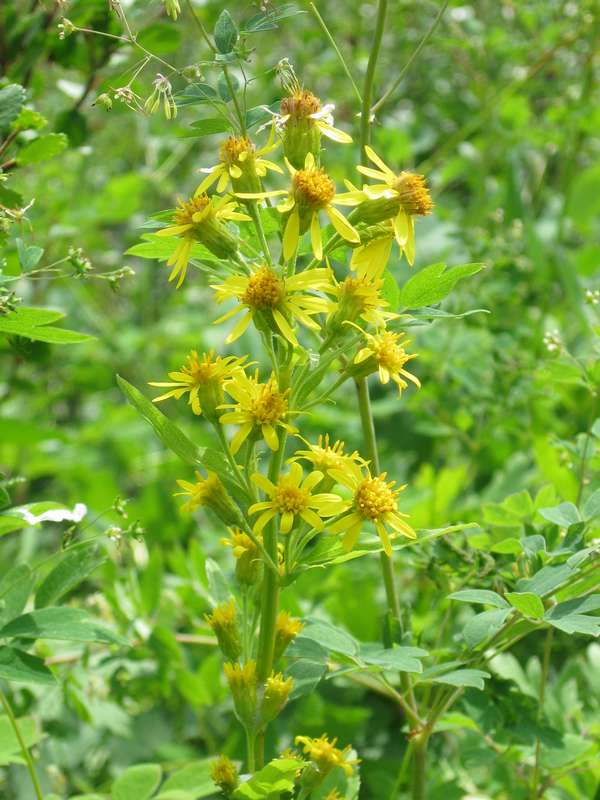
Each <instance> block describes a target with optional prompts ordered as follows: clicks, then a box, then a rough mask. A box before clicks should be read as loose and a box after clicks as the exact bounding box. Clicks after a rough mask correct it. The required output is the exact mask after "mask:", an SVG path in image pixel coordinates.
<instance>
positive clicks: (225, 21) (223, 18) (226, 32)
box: [213, 8, 238, 53]
mask: <svg viewBox="0 0 600 800" xmlns="http://www.w3.org/2000/svg"><path fill="white" fill-rule="evenodd" d="M213 36H214V37H215V44H216V45H217V50H218V51H219V53H231V51H232V50H233V48H234V47H235V43H236V42H237V40H238V31H237V27H236V24H235V22H234V21H233V19H232V17H231V14H230V13H229V11H227V9H226V8H224V9H223V11H221V13H220V14H219V18H218V19H217V22H216V24H215V29H214V31H213Z"/></svg>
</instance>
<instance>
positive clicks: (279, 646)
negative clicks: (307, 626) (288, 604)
mask: <svg viewBox="0 0 600 800" xmlns="http://www.w3.org/2000/svg"><path fill="white" fill-rule="evenodd" d="M302 628H304V623H303V622H301V621H300V620H299V619H295V618H294V617H291V616H290V614H289V611H280V612H279V614H277V619H276V621H275V653H274V656H273V661H275V662H277V661H278V660H279V659H280V658H281V656H282V655H283V654H284V652H285V651H286V649H287V647H288V645H289V644H291V643H292V642H293V641H294V639H295V638H296V636H298V634H299V633H300V631H301V630H302Z"/></svg>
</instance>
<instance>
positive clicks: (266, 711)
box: [261, 672, 294, 724]
mask: <svg viewBox="0 0 600 800" xmlns="http://www.w3.org/2000/svg"><path fill="white" fill-rule="evenodd" d="M293 685H294V679H293V678H284V677H283V675H282V674H281V672H278V673H277V674H275V673H272V674H271V675H270V676H269V677H268V678H267V681H266V683H265V691H264V694H263V701H262V707H261V721H262V723H263V724H267V723H268V722H270V721H271V720H274V719H275V717H277V716H278V715H279V714H280V713H281V711H282V709H283V707H284V706H285V704H286V703H287V701H288V697H289V696H290V692H291V691H292V687H293Z"/></svg>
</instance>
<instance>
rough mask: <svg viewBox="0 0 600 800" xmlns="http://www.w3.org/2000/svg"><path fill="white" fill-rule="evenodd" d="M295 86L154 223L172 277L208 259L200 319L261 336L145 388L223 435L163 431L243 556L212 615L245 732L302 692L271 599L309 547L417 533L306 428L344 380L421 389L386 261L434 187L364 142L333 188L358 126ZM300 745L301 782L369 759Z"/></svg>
mask: <svg viewBox="0 0 600 800" xmlns="http://www.w3.org/2000/svg"><path fill="white" fill-rule="evenodd" d="M284 86H285V88H286V89H287V95H286V97H284V98H283V100H282V102H281V109H280V113H278V114H275V115H273V119H272V122H271V123H270V125H269V127H270V133H269V136H268V139H267V141H266V142H265V143H264V144H262V145H261V144H259V143H258V142H256V141H254V138H255V134H249V132H248V130H247V129H246V126H245V123H241V124H240V127H239V129H238V130H236V131H235V132H232V135H230V136H228V137H227V138H226V139H225V140H224V141H223V142H222V143H221V146H220V149H219V152H218V162H217V163H216V164H215V165H213V166H211V167H206V168H203V169H201V172H202V173H203V177H202V180H201V182H200V184H199V186H198V187H197V189H196V191H195V193H194V194H193V195H192V196H191V197H190V198H188V199H186V200H183V199H182V200H180V201H179V204H178V206H177V208H175V209H174V210H173V211H172V212H169V213H168V214H161V215H159V217H158V219H159V221H160V223H161V224H164V220H165V219H166V218H167V217H168V218H169V221H168V223H167V224H166V226H165V227H163V228H161V229H160V230H159V231H158V234H157V235H158V236H159V237H161V241H162V242H164V244H165V245H168V246H167V247H166V250H167V251H168V260H167V264H168V265H169V266H170V267H171V273H170V276H169V280H170V281H176V285H177V287H178V288H179V287H181V286H182V284H183V282H184V280H185V277H186V274H187V271H188V266H189V264H190V263H192V264H194V265H195V266H199V267H202V270H203V271H204V272H208V273H209V275H210V279H209V280H208V281H207V283H208V286H209V287H210V290H211V291H212V295H210V294H209V295H208V296H209V297H212V300H213V305H214V306H220V307H221V309H220V311H221V313H220V315H219V314H217V313H213V310H212V309H211V308H210V305H209V307H208V308H203V309H202V311H201V313H203V314H205V315H206V316H207V317H208V318H209V319H210V320H211V321H213V322H214V324H215V325H227V329H226V330H225V332H224V334H223V341H224V344H225V345H234V343H236V342H238V344H237V345H235V346H236V347H239V341H247V342H248V343H249V347H252V348H253V350H252V357H253V359H254V360H251V356H250V354H249V353H248V354H243V353H242V354H239V351H238V352H237V353H235V354H234V353H231V352H230V353H226V354H223V355H217V354H216V353H215V352H214V351H213V350H210V351H209V352H198V351H196V350H192V351H191V352H190V353H189V355H188V356H187V359H186V360H185V362H184V363H183V365H182V366H181V367H180V368H179V369H176V370H174V371H172V372H169V373H168V380H165V381H153V382H152V383H151V386H153V387H157V388H159V389H161V390H163V392H162V393H161V394H159V395H158V396H157V397H155V398H154V402H155V403H163V402H165V401H167V400H180V399H181V398H185V399H186V400H187V403H188V404H189V406H190V408H191V411H192V413H193V414H194V415H195V417H200V416H202V417H204V418H205V419H206V420H207V421H208V422H209V423H210V424H211V425H212V427H213V433H214V434H216V436H215V440H216V445H215V448H210V447H209V448H204V447H203V448H195V446H194V445H193V444H192V443H191V442H190V441H189V440H188V438H187V437H186V436H184V435H183V433H180V432H177V434H180V435H176V434H175V433H173V430H172V429H171V428H167V427H166V424H165V428H164V430H163V431H162V434H161V435H163V434H164V437H166V438H168V439H169V440H170V441H171V442H172V443H173V449H174V450H175V451H176V452H178V453H179V454H180V455H183V457H184V459H185V460H186V461H188V463H191V464H194V463H196V464H199V465H201V466H202V467H203V468H204V472H200V471H198V472H196V480H195V481H187V480H180V481H178V484H179V486H180V488H181V490H182V491H181V492H179V494H181V495H183V496H185V498H186V502H185V504H184V505H183V509H184V510H185V511H188V512H195V511H197V510H198V509H201V508H208V509H210V510H211V511H212V512H214V513H215V514H216V515H217V517H218V518H219V519H220V520H221V522H223V523H224V525H225V526H226V527H227V529H228V536H227V538H224V539H222V540H221V542H222V544H223V545H225V546H226V547H228V548H230V552H231V554H232V556H233V559H232V561H233V563H234V566H235V576H236V580H237V584H236V586H237V588H236V589H232V590H231V593H232V595H233V596H232V597H231V599H229V600H227V602H225V603H220V604H218V605H216V607H214V608H213V609H212V611H211V612H210V613H209V614H208V615H207V616H206V621H207V624H208V625H209V626H210V628H211V629H212V631H213V632H214V634H215V636H216V639H217V642H218V645H219V648H220V650H221V652H222V654H223V656H224V657H225V659H226V663H225V667H224V672H225V677H226V680H227V683H228V685H229V688H230V691H231V694H232V696H233V702H234V707H235V712H236V714H237V717H238V718H239V720H240V721H241V723H242V724H243V725H244V727H245V728H246V732H247V734H248V740H249V741H250V740H252V739H253V737H256V736H260V735H262V734H263V733H264V729H265V727H266V726H267V725H268V723H269V722H271V721H272V720H273V719H275V717H277V716H278V715H279V714H280V713H281V711H282V710H283V708H284V706H285V705H286V703H287V701H288V698H289V696H290V693H291V692H292V690H293V681H292V678H291V677H290V676H289V674H286V671H285V670H286V668H287V666H288V661H289V660H290V659H293V658H294V656H295V654H296V652H297V651H298V649H299V644H300V641H301V638H300V639H299V642H298V644H297V645H296V646H293V645H292V646H291V647H289V646H290V645H291V644H292V642H293V641H294V639H296V637H298V636H300V637H301V633H302V630H303V627H304V623H303V622H302V621H301V620H300V619H297V618H294V617H292V616H290V613H289V612H288V611H279V609H278V605H277V604H278V598H279V591H280V587H282V586H285V585H286V583H287V582H291V581H293V580H294V579H295V578H296V577H297V575H298V574H299V573H300V572H301V570H302V568H303V565H304V566H306V564H307V563H308V557H307V553H311V554H312V555H311V557H313V555H314V552H315V551H316V552H317V553H318V552H319V550H320V549H323V550H325V551H326V550H327V542H326V540H325V541H322V542H319V544H320V545H323V548H319V547H316V548H315V547H312V546H311V547H309V545H310V543H311V542H312V541H313V540H314V539H318V538H319V537H322V536H325V537H327V536H334V537H340V541H341V546H342V547H343V548H345V549H346V550H350V549H352V548H354V547H355V546H356V544H357V542H358V540H359V537H360V536H361V534H362V533H368V532H369V531H370V532H371V533H373V532H376V534H377V535H378V537H379V539H380V541H381V545H378V549H381V550H383V551H384V552H385V553H386V554H387V555H388V556H391V554H392V541H393V539H394V538H395V537H397V536H399V535H401V536H404V537H407V538H410V539H413V538H415V536H416V534H415V532H414V530H413V529H412V528H411V526H410V525H409V524H408V522H407V514H405V513H404V512H403V511H401V510H400V508H399V498H400V495H401V493H402V491H403V490H404V489H405V488H406V486H405V485H397V484H396V482H395V481H394V480H388V477H387V474H386V473H385V472H383V473H380V472H379V470H378V469H377V468H376V467H375V466H374V465H373V464H372V463H369V461H368V460H366V459H365V458H363V457H362V456H361V455H360V454H359V453H358V452H357V451H356V450H353V451H348V450H346V448H345V445H344V443H343V442H341V441H339V440H334V439H333V438H331V439H330V437H329V434H321V435H319V436H318V438H317V439H316V441H307V440H306V439H304V438H302V437H301V436H300V430H299V427H300V422H301V421H302V420H303V419H304V417H303V415H307V414H309V413H312V408H313V406H315V405H318V404H319V403H320V402H323V401H324V400H329V399H333V392H334V391H335V390H336V389H337V388H338V387H339V386H341V385H342V384H343V383H344V382H345V381H350V382H352V381H354V380H356V381H361V380H362V379H364V378H366V377H368V376H370V375H377V376H378V377H379V380H380V382H381V384H382V385H384V386H385V385H388V384H391V383H393V384H395V385H396V386H397V387H398V390H399V391H400V392H403V391H404V390H406V389H407V388H408V386H409V384H411V383H412V384H413V385H414V386H416V387H419V386H420V382H419V379H418V377H416V376H415V375H414V374H412V372H411V371H409V369H408V367H409V366H410V367H411V369H412V364H411V362H412V361H413V360H414V359H415V358H416V354H415V353H412V352H410V341H409V339H408V338H407V336H406V333H405V332H404V331H402V330H401V322H402V316H401V315H400V314H399V313H398V312H397V311H396V310H395V309H394V308H393V307H392V304H391V301H390V299H389V297H390V292H389V285H388V284H389V281H390V275H389V274H388V273H386V270H387V268H388V262H389V260H390V258H391V253H392V248H393V242H394V241H395V242H396V243H397V244H398V246H399V248H400V253H401V256H403V257H405V258H406V260H407V261H408V263H409V264H411V265H412V263H413V261H414V257H415V220H416V218H417V217H420V216H424V215H427V214H429V213H430V211H431V209H432V203H431V198H430V196H429V192H428V189H427V186H426V183H425V179H424V178H423V176H421V175H417V174H413V173H410V172H406V171H398V172H395V171H393V170H392V169H390V168H389V167H388V166H387V165H386V164H385V162H384V161H383V160H382V159H381V158H380V157H379V156H378V155H377V154H376V153H375V151H374V150H373V149H372V148H370V147H366V148H365V151H364V153H362V154H361V155H362V156H364V158H365V160H367V159H368V162H369V166H365V165H360V166H358V167H357V170H358V172H359V174H360V175H361V176H363V178H364V180H365V183H364V184H362V185H355V184H353V183H352V182H351V181H349V180H347V181H345V188H346V190H345V191H343V192H340V191H338V187H337V186H336V183H335V181H334V179H333V177H332V175H334V174H335V172H333V171H331V172H330V171H329V169H328V167H327V166H326V164H325V163H323V161H322V148H321V146H322V143H323V142H324V141H325V140H326V139H327V140H330V141H333V142H335V143H338V144H342V145H343V144H348V143H350V142H351V141H352V140H351V138H350V136H349V135H348V134H347V133H345V132H343V131H341V130H340V129H338V128H336V127H335V126H334V124H333V116H332V111H333V107H332V106H331V105H328V104H322V103H321V101H320V99H319V98H318V97H316V96H315V95H314V94H313V93H312V92H311V91H309V90H308V89H306V88H304V87H303V86H302V85H301V84H300V83H299V82H298V80H297V79H296V78H295V76H294V75H293V73H292V74H291V76H290V75H287V77H286V78H285V79H284ZM257 133H258V132H257ZM278 150H280V151H282V153H281V157H280V158H277V155H276V153H277V151H278ZM267 156H268V158H267ZM271 159H274V160H271ZM271 181H275V183H274V184H272V183H271ZM272 201H274V207H273V208H271V207H270V206H271V202H272ZM344 209H345V210H344ZM218 330H219V329H217V331H218ZM242 337H244V339H242ZM258 343H260V346H261V348H262V349H261V352H262V353H263V354H264V358H263V359H261V358H259V357H258V355H257V349H258V347H257V344H258ZM332 375H334V376H335V377H334V379H333V380H331V376H332ZM154 413H155V414H156V413H157V412H156V411H155V412H154ZM157 424H158V423H157ZM232 428H233V431H232V432H231V433H230V431H231V430H232ZM298 439H299V440H300V441H299V442H298ZM290 443H293V444H294V446H290ZM203 444H205V442H203ZM288 448H289V450H288ZM336 548H337V546H336V545H334V546H333V548H330V550H331V549H333V550H334V551H335V550H336ZM322 563H323V564H325V563H326V561H325V560H323V562H322ZM278 612H279V613H278ZM288 647H289V649H288ZM280 669H281V671H278V670H280ZM296 743H297V744H299V745H301V746H302V747H303V750H304V753H305V756H306V760H305V763H304V765H303V767H302V770H299V773H298V775H299V776H300V773H301V777H299V780H301V781H304V784H303V785H305V789H310V786H311V785H314V786H318V785H320V783H321V782H322V781H323V780H324V778H325V777H326V776H327V775H328V774H329V773H330V772H331V771H333V770H334V769H341V770H342V771H343V772H344V773H345V774H346V775H347V776H350V775H351V774H352V772H353V768H354V765H355V764H356V763H357V761H356V760H355V759H354V758H352V757H351V753H350V747H345V748H343V749H340V748H338V747H337V746H336V740H335V739H333V740H329V739H328V738H327V737H326V736H321V737H320V738H318V739H312V738H309V737H306V736H299V737H297V738H296ZM213 779H214V781H215V782H216V784H217V785H218V786H220V787H221V788H222V790H223V791H224V792H225V793H226V794H227V793H228V792H229V793H230V792H232V791H233V790H234V789H235V787H236V786H237V784H238V774H237V769H236V767H235V766H234V765H233V764H232V763H231V762H230V761H229V760H228V759H226V758H225V757H222V758H221V759H219V760H218V761H217V762H215V765H214V768H213ZM311 781H312V784H311V783H310V782H311ZM330 796H331V798H332V800H333V798H334V797H335V796H337V795H336V794H335V791H333V792H332V793H330Z"/></svg>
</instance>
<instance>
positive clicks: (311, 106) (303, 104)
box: [281, 89, 321, 119]
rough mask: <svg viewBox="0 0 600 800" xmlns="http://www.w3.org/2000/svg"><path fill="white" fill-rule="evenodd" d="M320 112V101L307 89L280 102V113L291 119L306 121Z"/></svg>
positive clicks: (300, 90) (294, 93)
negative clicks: (287, 115)
mask: <svg viewBox="0 0 600 800" xmlns="http://www.w3.org/2000/svg"><path fill="white" fill-rule="evenodd" d="M320 110H321V101H320V100H319V98H318V97H316V96H315V95H314V94H313V93H312V92H309V91H308V90H307V89H299V90H298V91H296V92H293V94H291V95H290V96H289V97H284V98H283V99H282V101H281V113H282V114H289V115H290V117H292V118H293V119H306V118H307V117H309V116H310V115H311V114H315V113H316V112H317V111H320Z"/></svg>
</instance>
